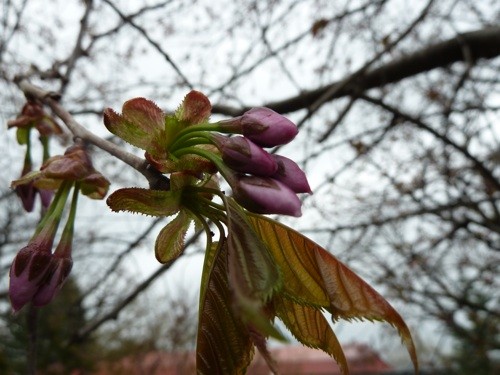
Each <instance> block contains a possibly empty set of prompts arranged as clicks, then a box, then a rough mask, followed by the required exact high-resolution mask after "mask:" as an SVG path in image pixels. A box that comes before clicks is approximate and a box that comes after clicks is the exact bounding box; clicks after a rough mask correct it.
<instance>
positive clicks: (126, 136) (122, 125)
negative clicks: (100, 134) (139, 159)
mask: <svg viewBox="0 0 500 375" xmlns="http://www.w3.org/2000/svg"><path fill="white" fill-rule="evenodd" d="M104 125H105V126H106V128H107V129H108V130H109V131H110V132H111V133H113V134H114V135H116V136H118V137H120V138H121V139H123V140H125V141H126V142H128V143H130V144H131V145H133V146H135V147H139V148H141V149H143V150H146V149H147V148H148V146H149V144H150V142H151V135H150V134H149V133H148V132H147V131H146V130H144V129H142V128H140V127H139V126H137V125H136V124H134V123H133V122H131V121H129V120H127V119H125V118H124V117H123V116H122V115H120V114H118V113H116V112H115V111H113V110H112V109H111V108H106V109H105V110H104Z"/></svg>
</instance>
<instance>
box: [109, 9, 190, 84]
mask: <svg viewBox="0 0 500 375" xmlns="http://www.w3.org/2000/svg"><path fill="white" fill-rule="evenodd" d="M103 1H104V2H105V3H106V4H108V5H109V6H110V7H111V8H112V9H113V10H114V11H115V12H116V14H118V15H119V16H120V18H121V19H122V20H123V22H125V23H127V24H129V25H130V26H132V27H133V28H134V29H136V30H137V31H138V32H139V33H140V34H141V35H142V36H143V37H144V38H145V39H146V40H147V42H148V43H149V44H151V45H152V46H153V48H154V49H156V51H158V52H159V53H160V55H162V56H163V57H164V58H165V60H167V62H168V63H169V64H170V66H171V67H172V68H173V69H174V70H175V72H176V73H177V75H178V76H179V77H180V78H181V80H182V82H183V83H184V84H185V85H186V86H187V87H189V88H191V89H192V88H193V85H192V84H191V83H190V82H189V80H188V79H187V77H186V76H185V75H184V73H182V71H181V69H180V68H179V67H178V66H177V64H176V63H175V62H174V61H173V60H172V58H171V57H170V56H169V54H168V53H167V52H165V51H164V50H163V48H162V47H161V46H160V45H159V44H158V43H157V42H155V41H154V40H153V39H151V37H150V36H149V34H148V33H147V31H146V30H145V29H144V28H142V27H141V26H139V25H138V24H136V23H135V22H134V21H133V20H132V18H129V17H127V16H126V15H125V14H123V13H122V12H121V11H120V9H118V7H117V6H116V5H115V4H113V3H112V2H111V1H110V0H103Z"/></svg>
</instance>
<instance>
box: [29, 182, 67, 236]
mask: <svg viewBox="0 0 500 375" xmlns="http://www.w3.org/2000/svg"><path fill="white" fill-rule="evenodd" d="M72 184H73V183H72V182H69V181H63V183H62V184H61V186H60V187H59V189H58V190H57V193H56V195H55V196H54V199H53V200H52V203H51V204H50V207H49V209H48V210H47V212H46V213H45V215H44V217H43V218H42V220H40V223H38V226H37V228H36V230H35V233H34V234H33V237H32V239H34V238H35V237H36V236H38V235H39V234H40V233H41V232H42V231H44V230H45V231H46V232H49V231H51V230H54V231H55V230H57V227H58V226H59V221H60V220H61V215H62V212H63V210H64V206H65V205H66V200H67V199H68V195H69V192H70V190H71V185H72Z"/></svg>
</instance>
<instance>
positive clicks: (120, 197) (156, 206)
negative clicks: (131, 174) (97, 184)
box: [106, 188, 182, 216]
mask: <svg viewBox="0 0 500 375" xmlns="http://www.w3.org/2000/svg"><path fill="white" fill-rule="evenodd" d="M181 193H182V192H181V191H166V190H150V189H141V188H125V189H119V190H117V191H115V192H114V193H113V194H111V195H110V196H109V197H108V199H107V200H106V203H107V204H108V206H109V207H110V208H111V209H112V210H113V211H116V212H118V211H130V212H137V213H141V214H145V215H151V216H170V215H173V214H175V213H176V212H178V211H179V210H180V209H181Z"/></svg>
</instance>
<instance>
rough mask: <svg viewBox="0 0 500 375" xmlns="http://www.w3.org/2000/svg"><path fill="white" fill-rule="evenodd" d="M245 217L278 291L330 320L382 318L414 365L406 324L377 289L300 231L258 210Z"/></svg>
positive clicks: (413, 347) (412, 345)
mask: <svg viewBox="0 0 500 375" xmlns="http://www.w3.org/2000/svg"><path fill="white" fill-rule="evenodd" d="M248 218H249V221H250V222H251V224H252V225H253V227H254V229H255V231H256V232H257V234H258V236H259V237H260V238H261V239H262V241H263V242H264V243H265V244H266V246H267V248H268V249H269V250H270V252H271V253H272V255H273V256H274V258H275V259H276V262H277V264H278V265H279V267H280V269H281V272H282V274H283V295H284V296H286V297H288V298H290V299H291V300H294V301H295V302H297V303H299V304H305V305H310V306H314V307H323V308H325V309H326V310H327V311H328V312H330V313H331V314H332V318H333V319H334V320H338V319H346V320H351V319H368V320H380V321H385V322H388V323H389V324H391V325H392V326H394V327H395V328H396V329H397V330H398V332H399V334H400V336H401V338H402V340H403V343H404V344H405V345H406V348H407V350H408V353H409V354H410V358H411V360H412V362H413V365H414V367H415V370H416V371H417V370H418V363H417V355H416V350H415V346H414V343H413V339H412V337H411V334H410V331H409V329H408V327H407V325H406V323H405V322H404V321H403V319H402V318H401V316H400V315H399V314H398V312H397V311H396V310H395V309H394V308H393V307H392V306H391V305H390V304H389V302H387V301H386V300H385V299H384V298H383V297H382V296H381V295H380V294H379V293H377V292H376V291H375V290H374V289H373V288H372V287H371V286H370V285H368V284H367V283H366V282H365V281H363V280H362V279H361V278H360V277H359V276H358V275H356V274H355V273H354V272H353V271H352V270H350V269H349V268H348V267H347V266H346V265H344V264H343V263H342V262H340V261H339V260H338V259H337V258H335V257H334V256H333V255H331V254H330V253H328V252H327V251H326V250H325V249H323V248H322V247H320V246H319V245H318V244H316V243H314V242H313V241H311V240H310V239H308V238H307V237H305V236H303V235H302V234H300V233H298V232H296V231H294V230H293V229H291V228H288V227H287V226H285V225H282V224H280V223H278V222H276V221H274V220H271V219H269V218H265V217H263V216H260V215H253V214H252V215H251V216H249V217H248Z"/></svg>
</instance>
